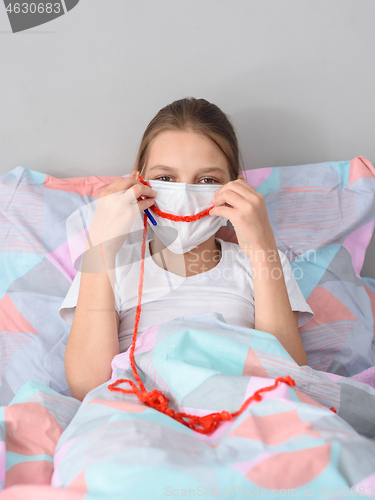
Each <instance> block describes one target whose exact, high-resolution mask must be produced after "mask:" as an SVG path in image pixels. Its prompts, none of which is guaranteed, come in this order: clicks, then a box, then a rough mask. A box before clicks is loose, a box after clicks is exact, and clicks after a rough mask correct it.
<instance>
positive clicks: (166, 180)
mask: <svg viewBox="0 0 375 500" xmlns="http://www.w3.org/2000/svg"><path fill="white" fill-rule="evenodd" d="M239 159H240V152H239V149H238V143H237V138H236V134H235V132H234V129H233V126H232V124H231V123H230V121H229V119H228V117H227V116H226V115H225V114H224V113H223V112H222V111H221V110H220V109H219V108H218V107H217V106H215V105H214V104H212V103H210V102H208V101H206V100H205V99H195V98H185V99H180V100H178V101H175V102H173V103H172V104H170V105H168V106H166V107H165V108H163V109H161V110H160V111H159V112H158V113H157V115H156V116H155V118H154V119H153V120H152V121H151V122H150V124H149V125H148V127H147V129H146V131H145V133H144V135H143V138H142V142H141V145H140V148H139V152H138V156H137V159H136V163H135V167H134V170H133V172H132V174H131V177H130V178H125V179H124V178H121V177H120V178H118V179H116V180H115V181H114V182H113V183H111V184H110V185H109V186H108V187H107V188H105V189H104V190H103V191H102V192H101V194H100V196H99V199H98V204H97V207H96V210H95V215H94V219H93V221H92V223H91V225H90V231H89V238H88V242H87V244H86V248H85V254H84V257H83V261H82V272H78V273H77V275H76V277H75V279H74V281H73V283H72V285H71V287H70V289H69V291H68V294H67V296H66V298H65V299H64V302H63V303H62V305H61V307H60V310H59V314H60V316H61V317H62V319H64V320H65V321H67V322H68V323H70V324H72V328H71V331H70V335H69V339H68V342H67V346H66V352H65V369H66V379H67V382H68V385H69V388H70V390H71V393H72V396H73V397H76V398H77V399H79V400H82V399H83V398H84V396H85V395H86V394H87V392H89V391H90V390H91V389H93V388H95V387H97V386H98V385H101V384H102V383H104V382H106V381H108V380H109V379H110V377H111V361H112V359H113V357H114V356H116V355H117V354H119V352H123V351H125V350H126V349H128V348H129V346H130V345H131V342H132V336H133V331H134V324H135V314H136V309H137V300H138V283H139V277H140V265H141V244H140V242H139V241H135V242H134V243H131V244H129V242H127V244H126V245H124V246H123V244H124V241H125V239H126V237H127V235H128V234H129V233H130V232H131V229H132V228H134V227H135V222H136V220H137V217H138V224H140V225H138V228H139V229H140V230H141V229H142V228H143V210H145V209H146V208H149V207H151V206H152V205H154V203H155V197H156V206H158V203H159V201H160V204H164V205H165V207H159V208H160V209H161V210H163V211H165V212H168V213H171V214H175V215H195V214H197V213H200V212H201V211H202V210H203V209H205V208H207V206H214V208H212V210H211V211H210V212H209V215H207V217H203V218H202V219H200V220H198V221H194V222H174V221H173V220H172V221H169V220H168V221H167V220H166V219H164V218H161V217H157V216H155V215H154V213H153V212H152V211H151V214H152V215H153V216H154V217H155V218H156V219H157V226H155V227H154V226H151V225H150V226H149V227H148V235H147V240H146V243H147V244H146V254H145V268H144V269H145V271H144V283H143V294H142V302H141V303H142V309H141V316H140V322H139V325H138V332H139V333H138V334H141V333H142V332H143V331H144V330H146V329H147V328H149V327H150V326H152V325H153V324H159V323H161V322H163V321H169V320H171V319H174V318H178V317H180V316H186V315H188V314H198V313H203V312H210V311H213V312H216V313H219V314H221V315H222V317H223V319H224V321H226V322H227V323H228V324H233V325H239V326H244V327H248V328H255V329H257V330H262V331H266V332H269V333H271V334H273V335H274V336H275V337H277V339H278V340H279V341H280V342H281V344H282V345H283V346H284V347H285V349H286V350H287V351H288V352H289V354H290V355H291V356H292V357H293V358H294V360H295V361H296V362H297V363H298V364H299V365H307V357H306V353H305V350H304V347H303V344H302V341H301V338H300V335H299V332H298V327H299V326H302V325H303V324H305V323H307V322H308V321H309V320H310V319H311V318H312V317H313V312H312V310H311V309H310V307H309V305H308V304H307V303H306V301H305V298H304V296H303V294H302V292H301V290H300V288H299V286H298V284H297V282H296V281H295V279H294V277H293V274H292V270H291V266H290V263H289V261H288V259H287V257H286V256H285V254H284V253H283V252H281V251H280V250H278V248H277V246H276V242H275V238H274V235H273V231H272V227H271V224H270V221H269V219H268V215H267V209H266V205H265V202H264V198H263V196H262V195H261V194H259V193H258V192H257V191H256V190H255V189H254V188H252V187H251V186H250V185H249V184H247V183H246V182H245V179H244V176H243V175H242V174H240V173H239V172H240V168H239V161H240V160H239ZM139 174H140V175H141V176H142V177H143V179H145V180H146V181H147V182H148V183H149V184H150V186H151V187H149V186H146V185H144V184H142V183H141V182H140V180H139V178H138V175H139ZM203 201H205V202H206V203H205V206H201V205H202V202H203ZM192 210H194V212H193V213H192ZM227 221H230V223H231V224H232V226H233V228H234V232H235V236H236V237H237V241H238V244H236V243H234V242H230V241H225V240H224V239H222V238H220V234H221V235H222V237H224V235H225V234H228V233H226V231H228V229H226V228H224V227H221V226H223V225H224V224H225V223H227ZM220 227H221V229H220V230H219V231H218V229H219V228H220ZM176 228H177V231H176ZM229 231H230V230H229ZM140 232H141V231H140ZM133 234H134V233H133ZM88 250H90V251H88Z"/></svg>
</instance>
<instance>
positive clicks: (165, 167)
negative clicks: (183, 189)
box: [149, 165, 225, 175]
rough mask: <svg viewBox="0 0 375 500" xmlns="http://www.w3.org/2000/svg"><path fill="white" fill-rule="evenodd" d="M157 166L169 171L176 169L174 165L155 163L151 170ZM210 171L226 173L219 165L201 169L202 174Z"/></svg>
mask: <svg viewBox="0 0 375 500" xmlns="http://www.w3.org/2000/svg"><path fill="white" fill-rule="evenodd" d="M157 168H160V169H163V170H167V171H169V172H174V171H175V170H176V169H175V168H174V167H167V166H166V165H155V166H153V167H151V168H150V170H149V172H151V170H155V169H157ZM208 172H218V173H220V174H223V175H224V174H225V172H224V170H223V169H222V168H219V167H207V168H202V170H200V171H199V173H200V174H204V173H208Z"/></svg>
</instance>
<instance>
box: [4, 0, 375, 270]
mask: <svg viewBox="0 0 375 500" xmlns="http://www.w3.org/2000/svg"><path fill="white" fill-rule="evenodd" d="M374 20H375V2H374V0H329V1H328V0H304V1H301V0H282V1H280V0H233V1H230V0H184V1H178V0H137V1H133V0H111V1H110V2H108V1H106V0H80V2H79V3H78V5H77V6H76V7H75V8H74V9H72V10H71V11H70V12H68V13H67V14H65V15H63V16H61V17H59V18H58V19H55V20H53V21H51V22H49V23H47V24H44V25H41V26H37V27H35V28H32V29H30V30H27V31H23V32H19V33H12V31H11V28H10V24H9V21H8V18H7V15H6V12H5V7H4V6H3V2H1V5H0V75H1V76H0V116H1V120H0V146H1V147H0V172H7V171H8V170H11V169H13V168H15V167H16V166H18V165H21V166H24V167H27V168H30V169H32V170H37V171H40V172H43V173H48V174H50V175H53V176H55V177H78V176H90V175H114V176H116V175H123V174H125V173H129V172H130V171H131V170H132V167H133V164H134V161H135V158H136V154H137V150H138V147H139V144H140V139H141V136H142V134H143V131H144V129H145V128H146V126H147V124H148V123H149V121H150V120H151V119H152V118H153V116H154V115H155V114H156V113H157V111H158V110H159V109H160V108H162V107H163V106H165V105H166V104H168V103H170V102H172V101H174V100H175V99H179V98H181V97H186V96H194V97H204V98H205V99H208V100H209V101H211V102H214V103H215V104H217V105H218V106H219V107H220V108H221V109H222V110H223V111H224V112H225V113H227V114H228V115H229V116H230V117H231V119H232V122H233V124H234V126H235V128H236V131H237V134H238V138H239V141H240V147H241V150H242V153H243V157H244V160H245V165H246V168H261V167H270V166H287V165H299V164H307V163H318V162H321V161H343V160H349V159H351V158H354V157H355V156H365V157H366V158H368V159H369V160H370V161H371V162H372V163H373V164H374V165H375V138H374V131H375V97H374V90H373V89H374V81H375V61H374V56H373V54H374V53H375V30H374ZM374 262H375V237H373V239H372V242H371V244H370V247H369V250H368V252H367V255H366V260H365V265H364V268H363V270H362V273H361V275H362V276H371V277H374V278H375V269H374V268H375V266H374Z"/></svg>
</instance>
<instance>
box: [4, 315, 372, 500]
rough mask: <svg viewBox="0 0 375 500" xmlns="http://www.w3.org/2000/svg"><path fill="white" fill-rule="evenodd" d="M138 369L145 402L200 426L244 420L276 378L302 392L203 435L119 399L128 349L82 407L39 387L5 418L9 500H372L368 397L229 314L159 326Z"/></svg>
mask: <svg viewBox="0 0 375 500" xmlns="http://www.w3.org/2000/svg"><path fill="white" fill-rule="evenodd" d="M134 360H135V366H136V369H137V372H138V374H139V376H140V378H141V380H142V383H143V384H144V386H145V388H146V390H147V391H148V392H150V391H152V390H154V389H157V390H161V391H162V392H163V393H164V394H165V395H166V397H168V398H169V407H170V408H173V409H174V410H175V411H183V412H186V413H188V414H190V415H199V416H203V415H207V414H210V413H213V412H220V411H222V410H226V411H228V412H230V413H233V412H236V411H237V410H238V409H239V408H240V407H241V405H242V404H243V403H244V402H245V401H246V400H248V398H250V397H251V396H252V395H253V394H254V393H255V392H256V391H257V390H259V389H261V388H264V387H270V386H273V385H274V384H275V380H276V379H277V378H278V377H286V376H287V375H289V376H290V377H291V379H292V380H293V381H294V383H295V385H294V386H293V385H289V383H287V382H281V383H279V384H278V385H277V387H276V388H275V389H273V390H270V391H268V392H263V393H262V394H261V399H260V400H254V399H253V400H250V402H249V404H248V406H247V407H246V408H245V410H244V411H243V412H242V413H241V414H240V415H238V416H236V417H234V418H233V419H232V420H230V421H225V422H223V423H222V424H221V425H220V426H219V428H217V429H216V430H215V431H214V432H213V433H212V434H210V435H205V434H201V433H199V432H197V431H194V430H192V429H190V428H189V427H187V426H185V425H183V424H182V423H180V422H178V421H176V420H174V419H173V418H171V417H169V416H167V415H165V414H164V413H162V412H160V411H157V410H155V409H153V408H150V407H149V406H147V405H145V404H144V403H141V402H140V401H139V399H138V398H137V396H136V395H134V394H122V393H119V392H112V391H110V390H109V388H108V385H109V384H110V383H113V382H115V381H116V380H117V379H119V378H121V379H129V380H133V381H135V378H134V376H133V372H132V368H131V365H130V358H129V350H128V351H127V352H125V353H121V354H119V355H118V356H116V357H115V358H114V359H113V361H112V370H113V371H112V378H111V380H110V381H108V382H106V383H104V384H102V385H101V386H99V387H97V388H95V389H94V390H92V391H90V392H89V393H88V394H87V396H86V397H85V398H84V400H83V401H82V403H80V402H79V401H77V400H76V399H74V398H71V397H68V396H63V395H61V394H58V393H57V392H55V391H53V390H52V389H50V388H47V387H45V386H44V385H43V384H41V383H37V382H33V381H29V382H27V383H26V384H25V385H24V386H23V387H22V388H21V389H20V391H18V393H17V395H16V396H15V398H14V399H13V401H12V402H11V404H10V405H9V406H7V407H3V408H2V409H1V413H0V415H1V419H2V425H1V426H0V431H1V430H2V443H1V444H2V447H1V460H2V461H1V462H0V463H1V467H2V470H1V472H0V476H1V478H2V481H3V483H2V484H3V486H4V487H5V488H4V490H3V492H2V493H0V499H1V500H6V499H11V498H12V499H21V498H22V499H24V498H28V499H29V500H33V499H38V500H41V499H43V498H48V499H50V500H54V499H59V498H64V499H67V500H78V499H80V500H81V499H82V500H83V499H85V500H88V499H95V500H101V499H103V500H104V499H109V498H110V499H121V500H124V499H130V500H138V499H142V500H159V499H165V498H168V497H173V498H176V497H177V498H178V497H187V496H189V495H190V496H195V497H199V496H204V497H208V498H211V497H216V496H230V498H238V499H240V498H244V495H245V491H246V496H262V497H266V498H277V497H278V496H279V497H281V496H285V495H286V494H288V496H290V495H292V496H293V498H305V497H306V496H309V497H310V498H332V495H334V494H335V495H338V496H337V498H340V497H341V498H347V496H353V495H356V496H365V497H370V498H374V497H375V440H374V437H375V389H374V388H373V387H371V386H370V385H368V384H364V383H362V382H360V381H358V380H354V379H353V378H348V377H340V376H338V375H333V374H330V373H326V372H321V371H317V370H314V369H312V368H310V367H308V366H303V367H300V366H298V365H297V364H296V363H295V361H294V360H293V359H292V358H291V356H290V355H289V354H288V352H287V351H286V350H285V349H284V348H283V346H282V345H281V344H280V342H279V341H278V340H277V339H276V338H275V337H274V336H273V335H271V334H269V333H266V332H262V331H259V330H255V329H250V328H242V327H234V326H232V325H228V324H227V323H226V322H225V320H224V318H223V316H222V315H220V314H218V313H205V314H199V315H198V314H197V315H189V316H184V317H181V318H177V319H175V320H173V321H169V322H166V323H162V324H160V325H155V326H153V327H151V328H149V329H148V330H146V331H145V332H143V333H142V334H141V335H139V336H138V338H137V341H136V347H135V351H134ZM120 386H121V387H123V388H124V389H129V386H128V385H127V384H126V383H122V384H120ZM334 410H335V411H334ZM36 422H37V423H38V424H36Z"/></svg>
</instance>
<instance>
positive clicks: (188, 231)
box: [147, 180, 228, 254]
mask: <svg viewBox="0 0 375 500" xmlns="http://www.w3.org/2000/svg"><path fill="white" fill-rule="evenodd" d="M147 182H148V183H149V184H150V186H151V188H152V189H153V190H154V191H155V192H156V196H155V204H154V205H153V206H155V207H157V208H158V209H159V210H161V211H162V212H166V213H168V214H172V215H183V216H186V215H196V214H198V213H200V212H203V210H206V209H207V208H210V207H212V206H213V205H214V203H213V198H214V196H215V193H216V191H218V190H219V189H220V188H221V187H222V184H187V183H185V182H165V181H152V180H151V181H147ZM150 213H151V215H152V216H153V218H154V219H155V220H156V222H157V225H156V226H154V225H152V223H151V222H150V220H149V219H148V218H147V222H148V224H149V225H150V227H151V229H152V231H154V233H155V234H156V236H157V237H158V238H159V239H160V240H161V241H162V243H163V244H164V245H165V246H166V247H168V249H169V250H170V251H171V252H173V253H176V254H183V253H186V252H190V250H192V249H193V248H195V247H197V246H198V245H200V244H201V243H203V242H204V241H206V240H208V238H210V237H211V236H212V235H213V234H215V233H216V232H217V231H218V230H219V229H220V228H221V227H222V226H226V224H227V221H228V219H226V218H224V217H222V216H218V215H209V214H208V215H207V216H206V217H202V218H201V219H199V220H196V221H191V222H183V221H173V220H169V219H164V218H163V217H160V216H159V215H157V214H155V212H153V211H152V210H151V209H150Z"/></svg>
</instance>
